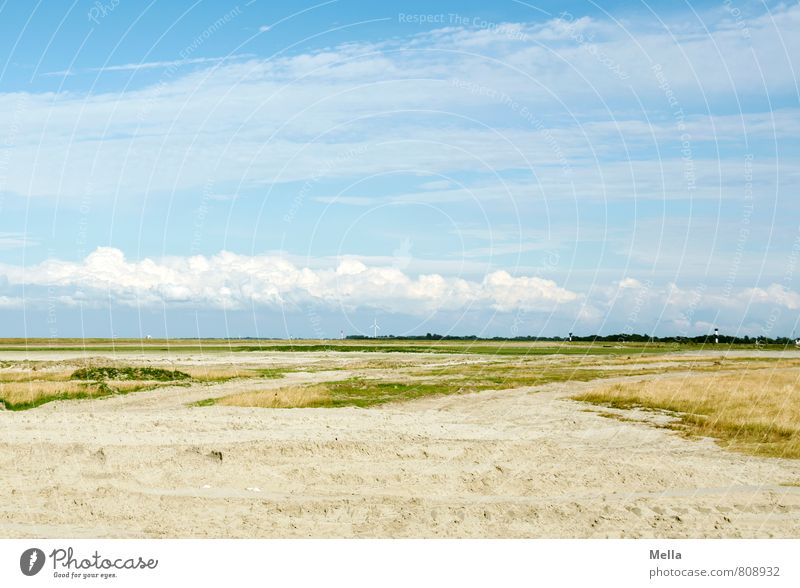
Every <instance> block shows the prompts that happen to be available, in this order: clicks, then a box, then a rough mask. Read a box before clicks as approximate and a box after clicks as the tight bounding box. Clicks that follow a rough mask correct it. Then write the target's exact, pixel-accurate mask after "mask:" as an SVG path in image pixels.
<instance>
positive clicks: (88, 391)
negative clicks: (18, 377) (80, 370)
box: [0, 380, 108, 409]
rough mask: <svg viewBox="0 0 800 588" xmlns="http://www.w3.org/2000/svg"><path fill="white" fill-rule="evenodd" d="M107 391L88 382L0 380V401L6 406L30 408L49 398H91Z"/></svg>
mask: <svg viewBox="0 0 800 588" xmlns="http://www.w3.org/2000/svg"><path fill="white" fill-rule="evenodd" d="M107 393H108V392H107V391H105V390H104V389H103V388H102V387H101V386H98V385H96V384H94V383H90V382H69V381H68V382H50V381H41V380H29V381H26V382H0V402H2V404H3V405H5V406H6V407H8V408H12V409H20V408H32V407H34V406H38V405H40V404H42V403H44V402H47V401H49V400H56V399H65V398H93V397H96V396H104V395H106V394H107Z"/></svg>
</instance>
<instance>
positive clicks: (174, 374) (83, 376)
mask: <svg viewBox="0 0 800 588" xmlns="http://www.w3.org/2000/svg"><path fill="white" fill-rule="evenodd" d="M70 379H71V380H97V381H102V380H145V381H156V382H174V381H176V380H189V379H191V376H190V375H189V374H187V373H184V372H181V371H178V370H165V369H162V368H152V367H86V368H80V369H78V370H75V371H74V372H73V373H72V375H71V376H70Z"/></svg>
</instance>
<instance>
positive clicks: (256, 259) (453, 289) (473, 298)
mask: <svg viewBox="0 0 800 588" xmlns="http://www.w3.org/2000/svg"><path fill="white" fill-rule="evenodd" d="M0 276H2V277H4V278H5V279H7V280H8V284H9V285H10V286H12V287H13V286H22V285H25V286H26V287H28V288H30V287H42V288H48V289H50V290H51V291H50V292H49V293H50V294H52V289H58V290H59V293H60V294H61V295H63V296H64V297H65V298H64V300H70V301H72V302H74V303H77V302H79V301H80V302H82V303H86V304H106V303H108V302H109V301H110V302H113V303H117V304H122V305H127V306H134V307H160V306H162V305H164V304H166V305H190V306H193V307H203V308H212V309H241V308H248V307H250V306H257V307H271V308H280V307H282V306H288V307H293V306H295V305H305V304H314V305H319V306H322V307H327V308H338V307H342V308H346V309H355V308H381V309H384V310H387V311H390V312H399V313H405V314H421V313H422V314H424V313H429V312H433V311H438V310H461V309H464V308H473V309H475V310H481V309H483V310H486V309H494V310H498V311H500V312H510V311H513V310H518V309H522V310H552V309H554V308H555V307H556V306H558V305H560V304H564V303H569V302H573V301H576V300H578V298H579V296H578V295H577V294H576V293H574V292H570V291H568V290H566V289H564V288H561V287H559V286H558V285H557V284H556V283H555V282H553V281H552V280H545V279H541V278H538V277H530V276H519V277H517V276H512V275H511V274H509V273H508V272H506V271H495V272H491V273H489V274H487V275H486V276H485V277H484V278H483V279H482V280H481V281H474V280H466V279H463V278H460V277H445V276H442V275H439V274H421V275H418V276H416V277H414V276H410V275H408V274H406V273H404V272H403V271H401V270H400V269H398V268H396V267H387V266H367V265H366V264H365V263H363V262H362V261H359V260H357V259H355V258H349V257H346V258H343V259H341V260H340V261H339V263H338V265H337V266H336V267H328V268H324V269H319V268H318V269H311V268H309V267H299V266H297V265H295V264H294V263H292V262H290V261H287V260H286V259H285V258H283V257H280V256H266V255H265V256H246V255H237V254H234V253H230V252H227V251H223V252H220V253H219V254H217V255H214V256H211V257H205V256H193V257H166V258H164V259H161V260H158V261H156V260H153V259H149V258H148V259H143V260H141V261H128V260H126V259H125V256H124V254H123V253H122V251H120V250H119V249H114V248H110V247H101V248H98V249H96V250H95V251H94V252H93V253H91V254H90V255H88V256H87V257H86V259H84V260H83V261H82V262H80V263H72V262H66V261H61V260H56V259H50V260H47V261H44V262H42V263H40V264H38V265H35V266H29V267H25V268H23V267H19V266H11V265H0ZM29 301H30V302H31V303H36V298H35V296H32V297H31V298H30V300H29Z"/></svg>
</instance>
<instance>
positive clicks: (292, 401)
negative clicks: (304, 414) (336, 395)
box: [215, 385, 330, 408]
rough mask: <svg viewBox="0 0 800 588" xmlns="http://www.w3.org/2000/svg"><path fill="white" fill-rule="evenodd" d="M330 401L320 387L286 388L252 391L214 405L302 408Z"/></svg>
mask: <svg viewBox="0 0 800 588" xmlns="http://www.w3.org/2000/svg"><path fill="white" fill-rule="evenodd" d="M329 399H330V391H329V390H328V389H327V388H326V387H325V386H322V385H318V386H287V387H285V388H276V389H273V390H254V391H252V392H242V393H240V394H233V395H231V396H225V397H224V398H219V399H218V400H217V401H216V402H215V404H220V405H223V406H244V407H254V408H302V407H305V406H320V405H323V404H325V403H327V402H328V401H329Z"/></svg>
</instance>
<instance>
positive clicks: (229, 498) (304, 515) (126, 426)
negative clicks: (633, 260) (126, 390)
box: [0, 358, 800, 537]
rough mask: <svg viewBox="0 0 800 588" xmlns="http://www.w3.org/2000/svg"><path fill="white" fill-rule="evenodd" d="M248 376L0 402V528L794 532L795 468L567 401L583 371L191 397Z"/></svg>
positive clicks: (302, 376)
mask: <svg viewBox="0 0 800 588" xmlns="http://www.w3.org/2000/svg"><path fill="white" fill-rule="evenodd" d="M251 360H252V358H251ZM439 361H441V358H439ZM350 375H352V372H349V371H347V370H339V371H336V372H328V373H323V372H316V373H295V374H289V376H288V377H289V378H292V379H293V380H292V381H293V382H294V383H300V382H301V381H302V382H305V383H313V382H321V381H326V380H330V379H332V378H335V377H349V376H350ZM286 383H287V380H286V379H284V380H264V381H261V382H260V383H259V385H263V386H265V387H269V386H282V385H286ZM242 384H243V383H242V382H237V381H231V382H226V383H224V384H218V385H203V386H192V387H188V388H182V387H168V388H161V389H159V390H153V391H149V392H140V393H135V394H130V395H126V396H119V397H112V398H106V399H103V400H92V401H77V402H74V401H71V402H55V403H51V404H49V405H45V406H42V407H40V408H38V409H35V410H30V411H25V412H11V411H4V412H1V413H0V472H2V474H0V475H1V476H2V483H0V536H4V537H34V536H51V537H98V536H103V537H800V488H798V487H792V486H784V485H782V484H786V483H791V482H794V483H797V482H800V462H797V461H789V460H781V459H765V458H756V457H750V456H746V455H741V454H736V453H731V452H726V451H724V450H722V449H720V448H718V447H717V446H716V445H715V444H714V443H713V442H712V441H710V440H702V441H694V440H687V439H684V438H682V437H680V436H678V435H676V434H675V433H674V432H671V431H668V430H665V429H659V428H656V427H652V426H648V425H646V424H642V423H635V422H623V421H618V420H614V419H608V418H603V417H602V416H600V415H599V414H598V413H597V412H596V411H595V410H594V409H592V410H587V409H590V407H588V406H587V405H583V404H580V403H576V402H574V401H571V400H569V399H568V398H567V396H569V395H571V394H574V393H576V392H577V391H580V390H582V389H585V388H588V387H590V386H592V385H593V384H592V383H588V384H578V383H570V384H568V385H565V384H559V385H551V386H546V387H543V388H539V389H536V390H533V389H521V390H513V391H502V392H484V393H480V394H470V395H463V396H449V397H440V398H427V399H424V400H421V401H415V402H409V403H404V404H395V405H388V406H382V407H377V408H370V409H367V410H364V409H356V408H346V409H274V410H271V409H248V408H233V407H221V406H211V407H198V408H190V407H187V406H186V404H187V403H188V402H193V401H195V400H199V399H201V398H207V397H210V396H214V395H220V396H221V395H227V394H230V393H231V391H232V390H235V389H236V387H237V386H240V385H242ZM247 386H248V387H249V388H252V381H250V382H247Z"/></svg>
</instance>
